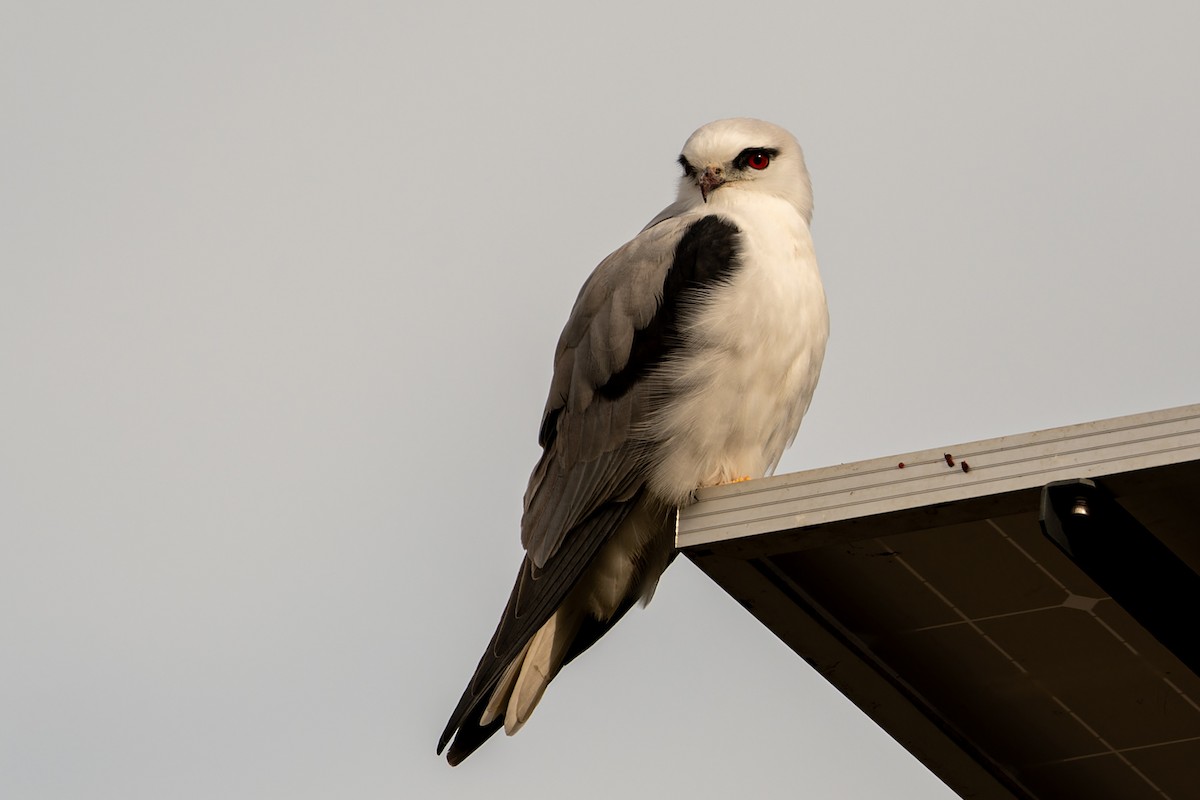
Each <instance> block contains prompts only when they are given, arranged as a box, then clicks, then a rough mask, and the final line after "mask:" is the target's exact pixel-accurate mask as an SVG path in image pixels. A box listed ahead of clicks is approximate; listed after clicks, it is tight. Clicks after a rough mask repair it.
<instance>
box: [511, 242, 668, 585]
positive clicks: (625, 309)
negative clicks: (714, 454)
mask: <svg viewBox="0 0 1200 800" xmlns="http://www.w3.org/2000/svg"><path fill="white" fill-rule="evenodd" d="M685 228H686V225H685V224H684V223H681V222H680V221H679V220H669V221H667V222H664V223H663V224H661V225H657V226H655V227H654V228H651V229H649V230H646V231H643V232H642V233H641V234H640V235H638V236H637V237H636V238H634V239H633V240H632V241H630V242H629V243H628V244H626V245H625V246H624V247H622V248H621V249H619V250H617V251H616V252H614V253H613V254H612V255H610V256H609V257H608V258H606V259H605V260H604V261H602V262H601V263H600V265H599V266H598V267H597V268H596V270H595V271H594V272H593V273H592V275H591V277H590V278H588V280H587V282H586V283H585V284H584V286H583V288H582V289H581V290H580V292H579V297H578V299H577V300H576V301H575V307H574V309H572V312H571V316H570V318H569V319H568V320H567V324H566V327H565V328H564V329H563V332H562V336H561V337H559V341H558V347H557V349H556V350H555V355H554V377H553V378H552V379H551V382H550V396H549V397H548V398H547V400H546V409H545V412H544V413H543V415H542V425H541V431H540V433H539V436H538V441H539V443H540V444H541V445H542V448H543V449H542V457H541V460H539V461H538V464H537V466H536V467H535V468H534V471H533V474H532V475H531V476H530V479H529V486H528V488H527V489H526V492H525V513H524V515H523V517H522V519H521V544H522V545H524V546H525V549H526V551H527V552H528V553H529V558H530V559H531V560H532V561H533V563H534V564H535V565H537V566H539V567H542V566H545V564H546V563H547V561H548V559H550V558H551V557H552V556H553V555H554V553H556V552H557V551H558V548H559V546H560V545H561V544H562V541H563V539H564V537H565V536H566V535H567V533H568V532H569V531H571V530H572V529H573V528H574V527H575V526H576V525H578V524H579V523H581V522H582V521H583V520H585V519H586V518H587V516H588V515H589V514H591V513H592V512H593V511H595V510H596V509H597V508H598V507H599V506H600V505H601V504H603V503H605V502H610V501H613V500H628V499H629V498H630V497H631V496H632V493H633V492H635V491H636V490H637V489H638V488H639V487H640V486H641V484H642V482H643V481H644V479H645V471H646V453H645V452H644V447H645V443H644V441H642V440H641V438H640V437H639V436H638V435H637V434H638V432H639V427H640V426H642V425H643V424H644V423H645V420H646V417H647V414H648V412H649V410H650V409H649V404H650V403H651V402H653V396H652V395H653V387H652V386H651V385H649V383H648V381H647V380H646V379H647V378H648V377H649V374H650V372H651V371H652V368H653V366H654V365H655V364H656V363H657V359H658V358H659V357H660V356H661V355H662V354H663V352H664V351H665V349H666V346H667V345H666V343H665V342H664V341H663V339H664V337H665V336H667V335H669V331H666V330H664V328H666V327H669V326H665V325H662V324H661V322H662V320H661V319H658V317H660V316H661V315H660V311H661V310H662V306H663V304H662V300H663V287H664V284H665V279H666V276H667V272H668V270H670V269H671V264H672V260H673V259H674V257H675V253H676V247H677V245H678V244H679V241H680V239H681V237H682V234H683V232H684V230H685ZM656 322H658V323H660V324H658V325H656V324H655V323H656Z"/></svg>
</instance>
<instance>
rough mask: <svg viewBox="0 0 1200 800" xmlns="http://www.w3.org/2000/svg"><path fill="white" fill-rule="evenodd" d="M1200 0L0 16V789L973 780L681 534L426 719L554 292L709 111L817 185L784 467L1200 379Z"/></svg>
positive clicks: (738, 790)
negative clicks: (634, 602)
mask: <svg viewBox="0 0 1200 800" xmlns="http://www.w3.org/2000/svg"><path fill="white" fill-rule="evenodd" d="M1198 9H1200V6H1197V5H1196V4H1195V3H1192V2H1187V3H1185V2H1179V3H1161V4H1156V3H1145V2H1141V3H1137V4H1134V3H1128V4H1115V3H1097V2H1075V3H1068V2H1056V3H1045V2H1008V3H1004V4H996V3H991V4H986V5H985V4H966V3H951V2H944V3H929V2H910V3H904V4H894V3H852V2H840V3H823V4H820V5H818V4H807V3H797V2H786V3H783V2H779V3H772V2H767V3H759V4H751V5H746V4H741V5H739V4H736V3H711V2H701V1H697V2H690V3H687V4H678V5H672V4H662V5H656V4H652V3H646V2H639V3H622V2H614V3H603V4H592V5H590V6H587V7H586V8H584V7H574V6H566V5H562V4H550V3H546V4H540V5H532V4H517V6H514V5H513V4H511V3H488V4H484V3H476V4H462V5H456V4H451V3H433V2H422V3H417V2H413V1H412V0H402V1H401V2H399V3H397V2H394V1H393V2H374V3H364V2H353V0H351V1H350V2H341V3H336V4H334V3H325V4H318V3H308V2H296V1H295V0H291V1H290V2H272V3H246V2H241V1H240V0H239V2H215V1H212V0H210V1H209V2H203V3H201V2H193V3H161V2H145V3H129V2H119V1H117V0H114V2H106V3H80V2H62V3H55V2H37V3H32V2H29V3H9V4H7V5H6V7H5V8H4V10H3V11H0V87H2V88H0V107H2V108H3V109H4V110H3V116H4V122H3V124H0V643H2V650H0V796H3V797H5V798H82V797H87V798H121V800H137V799H139V798H154V799H155V800H158V799H159V798H164V797H169V798H176V799H178V800H190V799H191V798H216V797H219V798H262V797H288V798H300V799H306V798H327V797H338V798H413V797H421V798H424V797H438V798H443V797H444V798H479V797H492V798H509V797H520V798H531V797H564V796H570V797H572V798H576V799H577V800H590V799H591V798H609V797H614V796H623V797H652V796H658V797H684V796H686V797H689V798H696V799H697V800H702V799H704V798H726V797H730V796H742V797H778V796H792V797H812V798H842V797H845V798H859V797H862V798H866V797H872V798H873V797H889V798H921V799H922V800H923V799H924V798H939V797H950V796H952V795H951V794H950V792H949V791H948V790H947V789H946V788H945V787H944V786H942V785H941V783H940V782H939V781H938V780H937V779H936V778H934V777H933V776H932V775H931V774H930V773H929V772H928V771H927V770H926V769H925V768H924V767H922V766H921V765H920V764H919V763H918V762H917V761H916V760H915V759H913V758H912V757H911V756H909V755H908V754H907V753H906V752H905V751H904V750H903V749H901V748H900V747H899V746H898V745H896V744H895V743H894V742H893V741H892V740H891V739H890V738H889V737H888V736H887V735H885V734H884V733H882V732H881V731H879V730H878V728H876V726H875V725H874V724H873V723H871V722H870V721H869V720H868V719H867V718H866V717H865V716H863V715H862V714H861V713H860V712H859V711H858V710H857V709H855V708H854V707H853V706H852V705H850V704H849V703H848V702H847V701H845V700H844V699H842V698H841V696H840V695H839V694H838V693H837V692H836V691H834V690H833V689H831V688H830V687H829V686H828V685H827V684H825V683H824V681H823V680H822V679H821V678H820V677H819V676H816V675H815V674H814V673H813V672H812V670H811V669H810V668H808V667H807V666H806V665H805V664H804V662H803V661H802V660H801V659H799V658H798V657H797V656H795V655H794V654H793V653H792V652H791V651H789V650H787V649H786V648H785V647H784V646H783V645H781V644H780V643H779V642H778V641H777V640H776V639H775V638H774V637H773V636H772V635H771V634H770V633H769V632H768V631H767V630H766V629H765V628H763V627H762V626H761V625H759V623H757V622H756V621H755V620H754V619H753V618H751V617H750V616H749V615H748V614H747V613H746V612H744V611H743V610H742V609H741V608H740V607H739V606H737V604H736V603H734V602H733V601H732V600H731V599H730V598H729V597H728V596H726V595H725V594H724V593H723V592H722V591H721V590H720V589H718V588H717V587H716V586H715V585H713V584H712V583H710V582H709V581H708V580H707V579H706V578H705V577H704V576H702V575H701V574H700V573H699V572H698V571H697V570H696V569H695V568H694V567H693V566H692V565H691V564H690V563H687V562H686V561H685V560H682V559H681V560H679V561H677V562H676V564H675V565H674V566H673V567H672V568H671V569H670V570H669V571H668V573H667V574H666V576H665V577H664V579H663V582H662V584H661V586H660V588H659V592H658V594H657V596H656V598H655V600H654V602H653V604H651V606H650V607H649V608H648V609H646V610H645V611H641V610H638V611H636V612H634V613H631V614H630V615H629V617H628V618H627V619H626V620H625V621H623V622H622V623H621V624H620V625H619V626H618V627H617V628H616V629H615V630H614V631H613V632H612V633H611V634H610V635H609V636H608V637H606V639H605V640H604V641H603V642H601V643H600V644H599V645H598V646H597V647H595V648H594V649H593V650H592V651H591V652H589V653H588V654H587V657H586V658H583V659H580V660H579V661H578V662H576V663H575V664H573V665H572V666H571V667H569V668H568V669H567V670H566V672H564V673H563V675H562V676H560V678H559V679H558V680H557V681H555V683H554V685H553V686H552V687H551V688H550V690H549V691H548V693H547V695H546V697H545V698H544V700H543V702H542V704H541V706H540V707H539V708H538V712H537V714H536V715H534V717H533V719H532V720H531V722H530V723H529V725H528V726H527V727H526V728H525V729H524V730H523V731H522V732H521V734H520V735H519V736H517V737H515V738H512V739H505V738H504V737H497V738H496V739H494V740H492V741H490V742H489V743H488V744H487V745H486V746H485V747H484V748H483V749H482V750H480V751H479V752H478V753H476V754H475V755H474V756H473V757H472V758H471V759H470V760H469V761H467V762H466V764H464V765H463V766H461V767H459V768H457V769H451V768H449V767H448V766H447V765H446V764H445V762H444V761H442V760H440V759H438V758H436V757H435V756H434V752H433V751H434V744H435V741H436V738H437V735H438V734H439V733H440V731H441V729H442V726H443V725H444V724H445V721H446V718H447V717H448V715H449V713H450V711H451V710H452V708H453V707H454V704H455V702H456V701H457V699H458V696H459V693H460V692H461V690H462V688H463V686H464V684H465V682H466V680H467V678H468V677H469V676H470V674H471V672H472V670H473V668H474V666H475V662H476V660H477V659H478V657H479V655H480V653H481V652H482V649H483V647H484V645H485V644H486V642H487V639H488V636H489V635H490V634H491V631H492V629H493V627H494V625H495V623H496V621H497V619H498V618H499V615H500V611H501V608H502V607H503V604H504V601H505V599H506V597H507V594H508V590H509V587H510V586H511V582H512V580H513V577H514V575H515V573H516V568H517V565H518V562H519V560H520V546H519V538H518V527H517V526H518V519H519V514H520V507H521V506H520V503H521V494H522V492H523V489H524V485H525V481H526V479H527V477H528V474H529V470H530V468H531V467H532V466H533V463H534V461H535V460H536V457H537V453H538V451H537V447H536V431H537V425H538V421H539V416H540V413H541V409H542V404H543V402H544V400H545V392H546V389H547V385H548V380H549V376H550V365H551V354H552V350H553V347H554V343H555V340H556V338H557V336H558V333H559V330H560V329H561V326H562V324H563V322H564V321H565V320H566V316H567V313H568V311H569V309H570V306H571V303H572V301H573V300H574V297H575V294H576V292H577V291H578V288H579V286H580V284H581V283H582V281H583V280H584V278H585V277H586V276H587V274H588V273H589V272H590V270H591V269H592V267H593V266H594V265H595V264H596V263H597V262H598V261H599V260H600V259H601V258H602V257H603V256H604V255H606V254H607V253H608V252H610V251H611V250H612V249H614V248H616V247H617V246H619V245H620V244H622V243H623V242H625V241H626V240H627V239H628V238H630V237H631V236H632V235H633V234H635V233H636V232H637V231H638V229H639V228H640V227H641V226H642V225H643V224H645V222H646V221H647V220H649V219H650V217H652V216H653V215H654V214H655V213H657V212H658V210H659V209H660V208H662V207H663V206H664V205H666V204H667V203H668V202H669V201H670V200H671V199H672V196H673V191H674V185H675V178H676V174H677V170H678V166H677V165H676V163H675V158H676V156H677V155H678V152H679V148H680V147H681V146H682V144H683V141H684V140H685V138H686V137H687V136H688V135H689V134H690V133H691V132H692V131H693V130H694V129H695V128H697V127H698V126H700V125H701V124H703V123H705V122H708V121H710V120H713V119H717V118H721V117H727V116H735V115H749V116H757V117H761V118H764V119H768V120H771V121H773V122H776V123H779V124H781V125H784V126H785V127H787V128H789V129H790V130H792V131H793V132H794V133H795V134H796V135H797V137H798V138H799V139H800V141H801V143H802V144H803V145H804V147H805V150H806V155H807V160H808V164H809V167H810V170H811V172H812V176H813V184H814V192H815V197H816V215H815V219H814V225H813V232H814V238H815V241H816V246H817V253H818V257H819V259H820V263H821V269H822V274H823V276H824V279H825V285H826V290H827V293H828V297H829V303H830V309H831V317H832V338H831V340H830V344H829V350H828V353H827V357H826V360H825V372H824V376H823V378H822V382H821V385H820V387H819V388H818V390H817V394H816V398H815V400H814V402H813V405H812V408H811V411H810V413H809V415H808V418H807V419H806V420H805V423H804V426H803V428H802V430H801V433H800V436H799V438H798V440H797V443H796V445H795V447H794V448H793V449H792V450H791V451H790V452H789V453H788V455H786V456H785V458H784V461H783V464H782V466H781V467H780V472H789V471H795V470H800V469H807V468H815V467H822V466H827V465H831V464H836V463H840V462H846V461H854V460H859V459H863V458H869V457H874V456H883V455H888V454H892V453H903V452H907V451H910V450H917V449H924V448H928V447H940V446H944V445H950V444H955V443H960V442H965V441H971V440H975V439H981V438H985V437H992V436H999V435H1003V434H1009V433H1019V432H1024V431H1029V430H1035V429H1039V428H1044V427H1051V426H1058V425H1065V424H1070V423H1074V422H1082V421H1087V420H1092V419H1100V418H1106V417H1111V416H1117V415H1122V414H1129V413H1136V412H1142V411H1150V410H1153V409H1158V408H1165V407H1169V406H1176V405H1183V404H1187V403H1194V402H1197V401H1198V400H1200V378H1198V377H1197V369H1196V361H1197V357H1196V348H1197V341H1200V319H1198V314H1197V305H1196V299H1197V297H1198V296H1200V279H1198V277H1197V252H1198V251H1200V247H1198V245H1200V225H1198V224H1197V220H1196V214H1197V200H1196V197H1197V186H1198V185H1200V147H1198V146H1197V143H1198V142H1200V104H1198V103H1197V86H1198V85H1200V83H1198V78H1200V48H1198V47H1197V45H1196V42H1197V38H1198V34H1200V10H1198ZM862 591H864V592H869V591H870V587H869V586H864V587H862Z"/></svg>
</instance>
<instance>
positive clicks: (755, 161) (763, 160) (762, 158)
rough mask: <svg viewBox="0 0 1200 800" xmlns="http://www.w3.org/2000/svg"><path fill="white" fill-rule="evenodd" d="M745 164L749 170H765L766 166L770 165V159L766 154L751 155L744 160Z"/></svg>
mask: <svg viewBox="0 0 1200 800" xmlns="http://www.w3.org/2000/svg"><path fill="white" fill-rule="evenodd" d="M746 163H747V164H748V165H749V166H750V169H766V168H767V165H768V164H770V163H771V157H770V156H769V155H767V154H766V153H751V154H750V157H749V158H747V159H746Z"/></svg>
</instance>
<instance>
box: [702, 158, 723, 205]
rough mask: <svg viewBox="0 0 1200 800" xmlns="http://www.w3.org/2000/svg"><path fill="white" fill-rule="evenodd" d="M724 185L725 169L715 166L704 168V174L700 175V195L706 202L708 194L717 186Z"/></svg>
mask: <svg viewBox="0 0 1200 800" xmlns="http://www.w3.org/2000/svg"><path fill="white" fill-rule="evenodd" d="M724 185H725V170H723V169H721V168H720V167H717V166H708V167H705V168H704V174H703V175H701V176H700V196H701V197H703V198H704V202H706V203H707V202H708V196H709V195H710V194H712V193H713V191H714V190H716V189H717V188H718V187H721V186H724Z"/></svg>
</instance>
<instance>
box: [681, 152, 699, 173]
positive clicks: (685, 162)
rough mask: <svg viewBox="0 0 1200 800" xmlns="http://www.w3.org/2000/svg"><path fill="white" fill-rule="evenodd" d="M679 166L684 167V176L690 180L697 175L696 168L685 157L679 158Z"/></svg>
mask: <svg viewBox="0 0 1200 800" xmlns="http://www.w3.org/2000/svg"><path fill="white" fill-rule="evenodd" d="M679 166H681V167H683V174H684V175H686V176H687V177H689V178H690V177H692V176H693V175H695V174H696V168H695V167H693V166H692V165H691V164H690V163H688V160H687V159H686V158H684V157H683V156H680V157H679Z"/></svg>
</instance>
